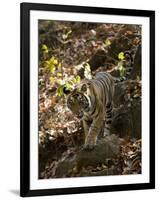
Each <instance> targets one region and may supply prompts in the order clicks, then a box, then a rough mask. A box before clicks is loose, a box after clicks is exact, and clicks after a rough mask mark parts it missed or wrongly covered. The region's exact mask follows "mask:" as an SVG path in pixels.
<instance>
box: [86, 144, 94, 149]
mask: <svg viewBox="0 0 159 200" xmlns="http://www.w3.org/2000/svg"><path fill="white" fill-rule="evenodd" d="M94 147H95V144H84V145H83V149H85V150H93V149H94Z"/></svg>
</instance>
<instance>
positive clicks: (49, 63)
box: [44, 56, 58, 74]
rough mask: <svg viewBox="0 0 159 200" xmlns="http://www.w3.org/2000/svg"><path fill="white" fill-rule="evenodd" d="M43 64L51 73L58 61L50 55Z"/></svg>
mask: <svg viewBox="0 0 159 200" xmlns="http://www.w3.org/2000/svg"><path fill="white" fill-rule="evenodd" d="M44 66H45V68H46V69H49V70H50V72H51V73H53V74H54V72H55V70H56V67H58V61H57V59H55V57H54V56H52V57H51V58H50V59H49V60H47V61H45V63H44Z"/></svg>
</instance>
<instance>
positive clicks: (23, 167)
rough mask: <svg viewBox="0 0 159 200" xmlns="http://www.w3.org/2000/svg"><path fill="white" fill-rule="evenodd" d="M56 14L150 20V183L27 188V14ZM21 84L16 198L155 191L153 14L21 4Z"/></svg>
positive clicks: (28, 150) (28, 171)
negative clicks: (146, 18)
mask: <svg viewBox="0 0 159 200" xmlns="http://www.w3.org/2000/svg"><path fill="white" fill-rule="evenodd" d="M32 10H37V11H41V10H42V11H60V12H77V13H93V14H108V15H119V16H120V15H123V16H138V17H148V18H149V20H150V38H149V40H150V75H149V78H150V97H149V98H150V117H149V121H150V131H149V132H150V141H149V144H150V163H149V165H150V180H149V183H136V184H121V185H102V186H90V187H73V188H58V189H55V188H52V189H37V190H31V189H30V142H29V141H30V135H29V133H30V130H29V128H30V112H31V110H30V100H29V99H30V87H31V85H30V75H29V74H30V63H29V62H30V55H29V54H30V44H29V41H30V35H29V30H30V11H32ZM20 11H21V16H20V20H21V55H20V57H21V62H20V67H21V74H20V77H21V81H20V93H21V104H20V110H21V113H20V119H21V121H20V134H21V135H20V138H21V140H20V195H21V196H22V197H27V196H39V195H59V194H76V193H95V192H107V191H123V190H139V189H153V188H155V11H149V10H130V9H116V8H102V7H83V6H70V5H49V4H35V3H21V5H20Z"/></svg>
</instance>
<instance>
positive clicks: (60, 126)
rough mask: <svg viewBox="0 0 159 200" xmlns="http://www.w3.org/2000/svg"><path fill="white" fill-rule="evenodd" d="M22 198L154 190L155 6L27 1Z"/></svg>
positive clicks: (23, 19) (23, 32)
mask: <svg viewBox="0 0 159 200" xmlns="http://www.w3.org/2000/svg"><path fill="white" fill-rule="evenodd" d="M20 159H21V175H20V177H21V180H20V194H21V196H24V197H26V196H36V195H56V194H73V193H88V192H106V191H121V190H138V189H153V188H155V12H154V11H148V10H128V9H116V8H102V7H98V8H95V7H81V6H69V5H48V4H34V3H22V4H21V158H20Z"/></svg>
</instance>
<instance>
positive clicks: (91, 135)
mask: <svg viewBox="0 0 159 200" xmlns="http://www.w3.org/2000/svg"><path fill="white" fill-rule="evenodd" d="M85 125H86V124H85ZM102 125H103V120H102V118H101V117H100V116H98V117H97V118H96V119H94V120H93V122H92V124H91V126H90V128H89V130H88V129H87V128H86V127H88V124H87V125H86V126H84V127H85V128H86V129H87V130H88V132H87V133H86V132H85V144H84V148H85V149H89V150H91V149H93V148H94V146H95V145H96V141H97V137H98V134H99V133H100V130H101V126H102Z"/></svg>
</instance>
